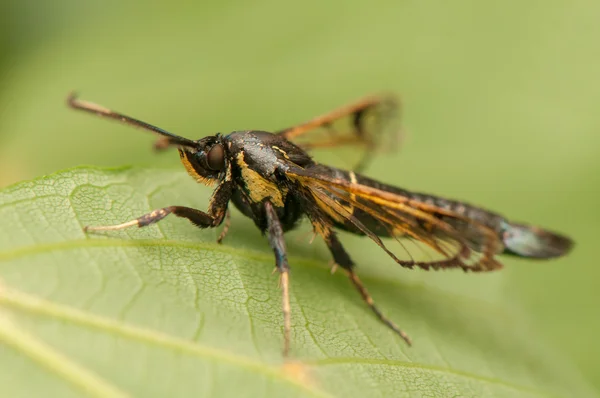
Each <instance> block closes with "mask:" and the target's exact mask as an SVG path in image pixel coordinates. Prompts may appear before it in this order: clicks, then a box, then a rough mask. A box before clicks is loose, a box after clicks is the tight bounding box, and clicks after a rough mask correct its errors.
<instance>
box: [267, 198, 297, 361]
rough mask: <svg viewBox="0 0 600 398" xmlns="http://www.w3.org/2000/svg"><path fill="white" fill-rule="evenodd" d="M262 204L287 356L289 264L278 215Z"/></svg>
mask: <svg viewBox="0 0 600 398" xmlns="http://www.w3.org/2000/svg"><path fill="white" fill-rule="evenodd" d="M264 206H265V215H266V216H267V234H268V238H269V243H270V245H271V248H272V249H273V252H274V253H275V265H276V266H277V270H278V271H279V274H280V285H281V294H282V310H283V356H284V357H287V356H288V354H289V351H290V335H291V330H292V320H291V310H290V290H289V288H290V287H289V272H290V266H289V265H288V260H287V252H286V249H285V240H284V239H283V228H282V226H281V222H280V221H279V217H277V212H276V211H275V208H274V207H273V205H272V204H271V202H269V201H265V202H264Z"/></svg>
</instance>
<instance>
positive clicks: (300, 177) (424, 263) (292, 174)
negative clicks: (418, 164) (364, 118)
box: [287, 168, 504, 271]
mask: <svg viewBox="0 0 600 398" xmlns="http://www.w3.org/2000/svg"><path fill="white" fill-rule="evenodd" d="M287 175H288V177H289V178H291V179H292V180H296V181H298V182H299V183H300V186H302V187H304V189H305V190H308V192H309V193H310V195H311V196H312V198H313V199H314V201H315V203H316V205H317V207H318V209H319V211H321V212H323V213H325V214H326V215H327V216H328V217H329V218H330V219H332V220H334V221H336V222H338V223H342V224H344V225H349V224H351V226H353V227H354V228H355V229H358V230H360V231H361V232H362V233H364V234H365V235H367V236H368V237H369V238H371V239H372V240H373V241H374V242H375V243H376V244H377V245H379V246H380V247H381V248H382V249H383V250H385V252H386V253H387V254H388V255H389V256H390V257H392V258H393V259H394V260H395V261H396V262H397V263H398V264H400V265H402V266H404V267H409V268H413V267H415V266H416V267H420V268H424V269H430V268H433V269H441V268H461V269H463V270H465V271H491V270H495V269H499V268H501V267H502V264H500V263H499V262H498V261H496V259H495V258H494V257H495V255H496V254H498V253H501V252H502V250H503V249H504V246H503V244H502V242H501V240H500V238H499V237H498V234H497V233H496V232H495V231H494V230H492V229H491V228H489V227H487V226H485V225H484V224H481V223H479V222H477V221H475V220H470V219H468V218H466V217H464V216H461V215H459V214H455V213H452V212H450V211H448V210H445V209H441V208H438V207H435V206H432V205H429V204H425V203H422V202H418V201H415V200H414V199H411V198H409V197H406V196H402V195H398V194H395V193H390V192H387V191H383V190H380V189H377V188H373V187H370V186H366V185H362V184H356V183H351V182H348V181H345V180H342V179H338V178H332V177H329V176H327V175H325V174H322V175H321V174H319V173H315V172H313V171H311V170H304V169H300V168H292V169H290V170H289V171H288V173H287ZM381 231H385V233H381ZM378 232H379V233H378ZM378 235H388V236H391V237H392V238H394V239H395V240H396V242H397V243H398V244H399V246H400V248H401V250H402V251H403V252H404V253H403V254H402V255H397V254H396V253H397V250H392V249H389V248H388V247H387V246H386V245H385V244H384V243H383V241H382V240H381V239H380V237H379V236H378ZM400 238H407V239H408V240H407V241H406V240H405V239H400ZM411 241H412V243H410V242H411ZM409 243H410V244H411V246H414V248H412V247H411V249H410V250H409V249H408V245H409ZM425 248H428V249H429V251H426V250H425ZM414 250H418V251H421V252H422V253H423V254H424V255H425V256H426V257H427V258H428V259H427V260H415V259H414V258H413V256H412V254H411V251H414ZM431 253H433V254H434V255H432V254H431ZM402 257H408V259H406V258H402Z"/></svg>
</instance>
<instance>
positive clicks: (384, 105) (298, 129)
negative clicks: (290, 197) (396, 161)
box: [277, 95, 402, 170]
mask: <svg viewBox="0 0 600 398" xmlns="http://www.w3.org/2000/svg"><path fill="white" fill-rule="evenodd" d="M277 134H279V135H280V136H282V137H284V138H286V139H288V140H290V141H292V142H294V143H295V144H296V145H299V146H300V147H301V148H303V149H305V150H306V151H309V152H310V153H311V155H313V156H314V157H315V158H316V159H317V160H318V159H319V158H322V159H323V160H324V161H325V163H327V164H330V165H333V166H336V167H340V168H344V169H352V170H360V169H363V168H364V167H365V166H366V165H367V163H368V162H369V161H370V159H371V157H372V155H373V154H374V153H377V152H381V151H384V150H385V151H389V150H395V149H396V148H397V147H398V146H399V144H400V140H401V137H402V134H401V129H400V103H399V101H398V99H397V98H396V97H394V96H393V95H378V96H369V97H365V98H362V99H361V100H359V101H356V102H354V103H351V104H348V105H346V106H343V107H340V108H338V109H335V110H333V111H331V112H328V113H326V114H324V115H321V116H318V117H316V118H314V119H312V120H309V121H307V122H305V123H302V124H299V125H297V126H294V127H290V128H287V129H284V130H281V131H279V132H277Z"/></svg>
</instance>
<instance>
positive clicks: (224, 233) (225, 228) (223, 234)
mask: <svg viewBox="0 0 600 398" xmlns="http://www.w3.org/2000/svg"><path fill="white" fill-rule="evenodd" d="M230 225H231V213H230V212H229V210H225V225H223V230H222V231H221V233H220V234H219V237H218V238H217V243H222V242H223V239H225V237H226V236H227V232H229V226H230Z"/></svg>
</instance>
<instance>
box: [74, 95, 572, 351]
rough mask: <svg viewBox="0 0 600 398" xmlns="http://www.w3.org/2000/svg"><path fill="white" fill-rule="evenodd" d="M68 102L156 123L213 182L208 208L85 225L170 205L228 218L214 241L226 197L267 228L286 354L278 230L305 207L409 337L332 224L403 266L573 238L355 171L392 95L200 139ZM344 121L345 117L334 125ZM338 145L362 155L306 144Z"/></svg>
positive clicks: (203, 222)
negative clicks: (392, 243) (335, 159)
mask: <svg viewBox="0 0 600 398" xmlns="http://www.w3.org/2000/svg"><path fill="white" fill-rule="evenodd" d="M68 104H69V105H70V106H71V107H73V108H75V109H80V110H84V111H87V112H91V113H95V114H98V115H100V116H103V117H107V118H112V119H116V120H119V121H122V122H125V123H127V124H131V125H133V126H137V127H141V128H143V129H146V130H150V131H153V132H155V133H157V134H158V135H159V139H158V141H157V143H156V145H155V146H156V148H158V149H163V148H166V147H169V146H175V147H177V148H178V150H179V156H180V158H181V162H182V163H183V165H184V166H185V168H186V170H187V172H188V173H189V174H190V175H191V176H192V177H194V178H195V179H196V180H197V181H198V182H201V183H204V184H207V185H213V184H214V185H216V188H215V190H214V192H213V195H212V197H211V199H210V202H209V206H208V211H207V212H204V211H201V210H196V209H193V208H190V207H184V206H168V207H165V208H162V209H157V210H154V211H152V212H150V213H148V214H146V215H143V216H141V217H139V218H137V219H135V220H132V221H128V222H125V223H123V224H119V225H113V226H96V227H86V230H87V231H99V230H117V229H121V228H126V227H130V226H138V227H144V226H147V225H150V224H153V223H156V222H158V221H160V220H162V219H163V218H165V217H166V216H168V215H169V214H174V215H175V216H178V217H182V218H187V219H188V220H189V221H191V222H192V223H193V224H194V225H196V226H198V227H200V228H214V227H217V226H219V225H221V224H222V223H223V222H224V220H227V221H226V222H225V228H224V230H223V233H222V234H221V236H219V239H218V240H219V242H220V241H221V240H222V239H223V237H224V235H225V234H226V232H227V229H228V224H229V218H228V204H229V203H230V202H232V203H233V204H234V205H235V207H237V208H238V209H239V210H240V211H241V212H242V213H243V214H244V215H246V216H247V217H249V218H251V219H252V220H253V221H254V223H255V224H256V226H257V227H258V228H259V229H260V231H262V233H263V234H265V235H266V236H267V238H268V240H269V243H270V245H271V247H272V249H273V252H274V254H275V264H276V267H277V270H278V271H279V273H280V278H281V286H282V293H283V294H282V296H283V297H282V298H283V314H284V331H285V332H284V348H283V352H284V355H287V354H288V352H289V347H290V330H291V314H290V303H289V264H288V260H287V252H286V247H285V241H284V232H286V231H289V230H291V229H293V228H294V227H295V226H296V225H297V224H298V221H299V220H300V219H301V218H303V217H304V216H306V217H307V218H308V219H309V220H310V222H311V223H312V226H313V229H314V231H315V233H316V234H318V235H320V236H321V238H323V240H324V241H325V243H326V245H327V247H328V248H329V250H330V252H331V254H332V256H333V259H334V262H335V265H336V266H339V267H340V268H342V269H343V270H344V271H345V272H346V274H347V275H348V277H349V279H350V281H351V282H352V284H353V285H354V286H355V287H356V289H357V290H358V291H359V293H360V294H361V296H362V297H363V299H364V300H365V302H366V303H367V304H368V306H369V307H370V308H371V310H372V311H373V312H374V313H375V315H376V316H377V317H378V318H379V319H380V320H381V321H382V322H383V323H385V324H386V325H387V326H388V327H390V328H391V329H392V330H393V331H394V332H396V333H397V334H398V335H399V336H400V337H402V338H403V339H404V340H405V341H406V342H407V343H408V344H410V339H409V337H408V336H407V335H406V334H405V333H404V332H403V331H402V330H401V329H400V328H398V327H397V326H396V325H395V324H394V323H393V322H391V321H390V320H388V319H387V318H386V317H385V316H384V315H383V314H382V313H381V312H380V310H379V309H378V308H377V307H376V306H375V304H374V302H373V300H372V298H371V297H370V295H369V293H368V292H367V290H366V288H365V287H364V285H363V284H362V282H361V280H360V279H359V278H358V276H357V275H356V273H355V272H354V262H353V261H352V259H351V258H350V256H349V254H348V253H347V252H346V250H345V249H344V247H343V246H342V244H341V242H340V241H339V240H338V237H337V235H336V233H335V231H334V229H336V228H337V229H343V230H346V231H349V232H352V233H356V234H360V235H366V236H368V237H369V238H370V239H372V240H373V241H374V242H375V243H376V244H377V245H379V246H380V247H381V248H382V249H383V250H384V251H385V252H386V253H387V254H388V255H389V256H390V257H392V258H393V259H394V260H395V261H396V262H397V263H398V264H400V265H401V266H404V267H409V268H413V267H419V268H423V269H430V268H432V269H440V268H461V269H463V270H465V271H476V272H477V271H492V270H496V269H499V268H501V267H502V264H501V263H500V262H498V261H497V260H496V256H497V255H498V254H511V255H516V256H520V257H529V258H552V257H559V256H562V255H564V254H566V253H567V252H568V251H569V250H570V248H571V246H572V242H571V240H570V239H569V238H567V237H564V236H561V235H559V234H556V233H553V232H550V231H547V230H544V229H541V228H538V227H534V226H528V225H524V224H518V223H513V222H511V221H509V220H507V219H505V218H504V217H502V216H500V215H498V214H495V213H492V212H490V211H487V210H483V209H481V208H479V207H475V206H471V205H469V204H466V203H463V202H458V201H453V200H448V199H444V198H440V197H436V196H431V195H427V194H420V193H412V192H409V191H406V190H404V189H400V188H397V187H393V186H390V185H386V184H383V183H381V182H378V181H375V180H372V179H370V178H367V177H365V176H363V175H361V174H359V173H358V172H357V171H358V170H359V169H360V168H361V167H362V166H364V165H365V163H366V161H368V160H369V158H370V155H372V153H373V151H375V150H376V149H378V148H380V147H381V146H382V142H384V141H385V140H386V139H387V138H389V137H390V136H394V134H393V133H395V131H396V130H395V129H390V126H393V124H392V123H391V121H392V120H394V117H393V116H394V115H395V114H397V112H398V106H397V102H396V101H395V100H394V98H393V97H388V96H381V97H368V98H365V99H363V100H360V101H358V102H356V103H353V104H350V105H348V106H345V107H342V108H340V109H337V110H335V111H333V112H330V113H328V114H325V115H323V116H320V117H317V118H315V119H313V120H310V121H308V122H306V123H303V124H300V125H298V126H295V127H292V128H288V129H284V130H281V131H279V132H277V133H274V134H272V133H268V132H264V131H256V130H247V131H235V132H232V133H230V134H228V135H221V134H216V135H212V136H208V137H204V138H202V139H199V140H196V141H195V140H190V139H187V138H183V137H179V136H176V135H174V134H171V133H169V132H167V131H165V130H162V129H159V128H157V127H155V126H152V125H149V124H147V123H145V122H142V121H139V120H137V119H133V118H131V117H128V116H125V115H122V114H119V113H116V112H113V111H111V110H109V109H106V108H104V107H101V106H99V105H96V104H93V103H89V102H86V101H81V100H78V99H77V98H76V97H75V96H70V97H69V98H68ZM344 122H345V125H344V126H342V127H336V126H335V125H336V124H343V123H344ZM390 131H392V132H393V133H392V134H390ZM334 147H349V148H352V149H353V151H354V152H359V153H361V154H362V155H363V156H362V157H360V161H359V162H358V164H356V165H355V167H354V170H353V171H352V170H342V169H339V168H336V167H332V166H326V165H323V164H320V163H317V162H316V161H315V160H313V158H312V157H311V156H310V155H309V151H315V150H318V149H319V148H329V149H331V148H334ZM381 237H390V238H393V239H395V240H396V241H397V242H398V243H399V244H400V245H402V246H401V247H402V248H403V249H404V253H403V254H405V255H404V256H402V255H397V254H396V253H397V252H398V250H396V249H394V250H392V249H390V248H388V246H387V245H386V244H384V242H383V241H382V240H381V239H380V238H381ZM399 238H403V239H402V241H400V240H399ZM403 241H406V242H410V241H412V242H413V243H414V242H417V243H419V244H421V245H423V246H425V247H428V248H429V250H430V252H432V253H435V254H436V255H437V258H433V257H431V256H432V255H431V254H429V257H428V258H427V259H426V260H415V259H414V258H413V257H412V256H411V255H410V253H409V251H408V250H407V249H406V247H405V246H404V244H403V243H402V242H403ZM406 255H407V256H406ZM406 257H408V258H406Z"/></svg>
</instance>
